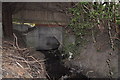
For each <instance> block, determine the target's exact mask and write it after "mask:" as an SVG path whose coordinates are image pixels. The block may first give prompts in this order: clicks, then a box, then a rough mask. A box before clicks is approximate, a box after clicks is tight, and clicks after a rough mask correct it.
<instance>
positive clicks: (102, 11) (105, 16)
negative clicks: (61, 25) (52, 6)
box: [66, 2, 120, 53]
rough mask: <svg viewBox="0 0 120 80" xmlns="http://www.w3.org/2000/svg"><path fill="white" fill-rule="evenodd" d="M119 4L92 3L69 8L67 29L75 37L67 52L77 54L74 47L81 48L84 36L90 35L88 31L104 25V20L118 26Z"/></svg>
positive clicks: (82, 3)
mask: <svg viewBox="0 0 120 80" xmlns="http://www.w3.org/2000/svg"><path fill="white" fill-rule="evenodd" d="M118 9H119V4H116V3H107V2H104V3H97V2H95V3H92V2H80V3H77V5H76V6H74V7H72V8H69V9H68V13H69V14H72V16H71V19H70V23H69V25H68V28H69V29H71V30H72V31H73V33H74V35H75V37H76V41H75V44H74V45H71V44H70V45H69V47H68V49H66V50H67V52H70V51H71V50H72V49H71V48H70V47H71V46H72V48H73V49H74V50H72V51H71V52H72V53H79V52H77V50H78V49H79V48H78V47H76V46H82V45H83V44H84V43H85V41H87V40H85V39H84V36H85V35H88V34H90V30H92V29H93V27H95V26H96V25H98V24H101V23H102V24H104V23H103V22H105V20H107V21H112V22H113V21H114V18H116V24H120V14H119V12H118V11H119V10H118Z"/></svg>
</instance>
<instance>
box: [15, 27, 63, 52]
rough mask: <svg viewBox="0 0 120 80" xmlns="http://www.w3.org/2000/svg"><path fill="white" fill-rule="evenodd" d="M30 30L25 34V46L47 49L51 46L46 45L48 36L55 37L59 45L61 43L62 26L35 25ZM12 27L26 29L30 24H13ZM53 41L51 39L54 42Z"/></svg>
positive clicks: (20, 29)
mask: <svg viewBox="0 0 120 80" xmlns="http://www.w3.org/2000/svg"><path fill="white" fill-rule="evenodd" d="M35 27H36V29H34V30H33V31H31V32H28V33H27V34H26V35H24V36H25V38H26V39H25V40H26V44H27V47H33V48H36V49H38V50H49V49H51V47H50V46H49V45H47V42H48V37H55V38H56V39H57V40H58V41H59V42H60V47H59V48H61V47H62V45H63V28H62V27H58V26H56V27H47V26H35ZM13 28H14V29H15V30H19V31H26V30H28V28H30V26H27V25H14V26H13ZM54 42H55V41H52V43H53V44H54Z"/></svg>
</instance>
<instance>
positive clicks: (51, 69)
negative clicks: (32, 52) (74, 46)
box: [41, 50, 88, 80]
mask: <svg viewBox="0 0 120 80" xmlns="http://www.w3.org/2000/svg"><path fill="white" fill-rule="evenodd" d="M41 52H42V53H44V55H45V58H46V69H47V72H48V75H49V76H50V78H51V80H62V78H61V77H62V76H63V77H65V76H66V77H68V76H69V77H68V78H66V79H64V80H70V79H69V78H79V79H81V80H87V79H88V78H87V77H86V76H84V75H83V74H81V73H76V71H72V72H71V69H70V68H67V67H65V66H64V63H63V62H62V58H61V56H60V52H59V51H58V50H50V51H41Z"/></svg>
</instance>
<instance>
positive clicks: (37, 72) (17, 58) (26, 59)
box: [2, 38, 47, 78]
mask: <svg viewBox="0 0 120 80" xmlns="http://www.w3.org/2000/svg"><path fill="white" fill-rule="evenodd" d="M32 52H33V51H32ZM30 53H31V49H27V48H20V47H19V45H18V44H17V38H16V40H15V41H13V42H12V41H3V46H2V61H3V62H2V71H3V74H2V75H3V78H46V74H47V72H46V69H45V64H44V61H45V60H44V59H41V60H40V59H39V60H38V59H36V58H35V57H34V56H32V55H31V54H30Z"/></svg>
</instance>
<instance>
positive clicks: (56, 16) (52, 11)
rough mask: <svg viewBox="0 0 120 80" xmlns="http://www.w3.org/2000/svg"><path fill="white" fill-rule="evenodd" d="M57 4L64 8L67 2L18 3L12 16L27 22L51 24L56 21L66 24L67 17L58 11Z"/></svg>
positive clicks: (67, 4)
mask: <svg viewBox="0 0 120 80" xmlns="http://www.w3.org/2000/svg"><path fill="white" fill-rule="evenodd" d="M58 5H59V6H62V7H63V9H64V8H66V6H69V3H39V2H38V3H18V4H17V9H19V11H16V13H15V14H14V15H13V18H15V19H18V20H19V21H22V22H29V23H39V24H41V23H42V24H43V23H46V24H48V23H49V24H51V23H55V22H58V23H61V24H66V23H67V22H68V17H67V16H66V15H65V13H61V12H60V10H61V8H60V7H59V6H58ZM17 9H16V10H17Z"/></svg>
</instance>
